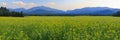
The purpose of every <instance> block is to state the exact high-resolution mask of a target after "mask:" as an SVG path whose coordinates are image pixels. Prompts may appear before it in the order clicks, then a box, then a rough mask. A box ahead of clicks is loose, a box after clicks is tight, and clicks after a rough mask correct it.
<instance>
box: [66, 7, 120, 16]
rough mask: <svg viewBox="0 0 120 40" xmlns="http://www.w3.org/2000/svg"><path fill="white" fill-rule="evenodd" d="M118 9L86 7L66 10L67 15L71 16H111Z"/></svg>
mask: <svg viewBox="0 0 120 40" xmlns="http://www.w3.org/2000/svg"><path fill="white" fill-rule="evenodd" d="M119 10H120V9H114V8H108V7H86V8H82V9H75V10H68V11H67V13H69V14H72V15H112V14H113V13H116V12H117V11H119Z"/></svg>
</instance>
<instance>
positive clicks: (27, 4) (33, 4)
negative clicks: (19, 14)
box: [12, 1, 37, 8]
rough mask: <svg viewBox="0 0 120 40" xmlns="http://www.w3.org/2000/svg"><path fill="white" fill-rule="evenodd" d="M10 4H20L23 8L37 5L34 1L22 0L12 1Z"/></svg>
mask: <svg viewBox="0 0 120 40" xmlns="http://www.w3.org/2000/svg"><path fill="white" fill-rule="evenodd" d="M12 4H13V5H14V6H20V7H24V8H31V7H34V6H37V4H36V3H25V2H23V1H17V2H12Z"/></svg>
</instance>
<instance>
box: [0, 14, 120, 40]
mask: <svg viewBox="0 0 120 40" xmlns="http://www.w3.org/2000/svg"><path fill="white" fill-rule="evenodd" d="M0 40H120V18H118V17H107V16H106V17H105V16H104V17H102V16H101V17H98V16H95V17H93V16H75V17H67V16H65V17H59V16H41V17H39V16H38V17H24V18H14V17H0Z"/></svg>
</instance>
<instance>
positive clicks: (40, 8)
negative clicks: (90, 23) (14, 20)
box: [10, 6, 120, 16]
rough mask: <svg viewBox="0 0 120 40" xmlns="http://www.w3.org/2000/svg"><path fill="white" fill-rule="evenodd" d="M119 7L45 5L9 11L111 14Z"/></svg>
mask: <svg viewBox="0 0 120 40" xmlns="http://www.w3.org/2000/svg"><path fill="white" fill-rule="evenodd" d="M119 10H120V9H114V8H108V7H86V8H82V9H75V10H68V11H62V10H58V9H54V8H49V7H45V6H37V7H33V8H30V9H25V8H18V9H10V11H16V12H21V11H22V12H24V13H25V15H102V16H104V15H112V14H114V13H116V12H117V11H119Z"/></svg>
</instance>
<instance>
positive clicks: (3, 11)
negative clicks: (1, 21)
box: [0, 7, 24, 17]
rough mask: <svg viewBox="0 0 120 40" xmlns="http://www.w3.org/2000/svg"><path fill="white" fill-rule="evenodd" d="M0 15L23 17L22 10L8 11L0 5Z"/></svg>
mask: <svg viewBox="0 0 120 40" xmlns="http://www.w3.org/2000/svg"><path fill="white" fill-rule="evenodd" d="M0 16H12V17H24V14H23V12H15V11H9V9H7V8H6V7H0Z"/></svg>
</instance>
